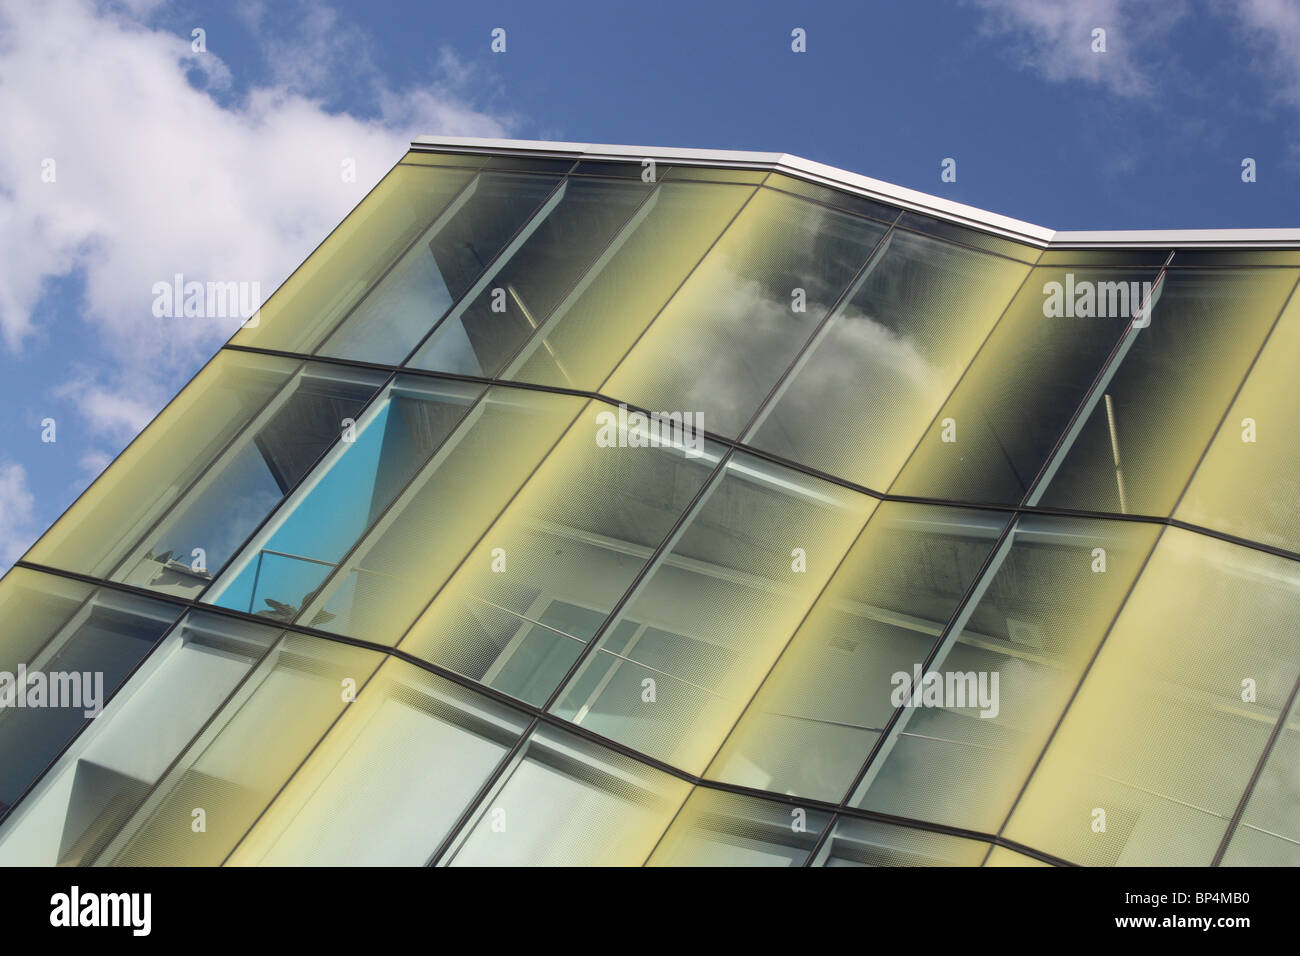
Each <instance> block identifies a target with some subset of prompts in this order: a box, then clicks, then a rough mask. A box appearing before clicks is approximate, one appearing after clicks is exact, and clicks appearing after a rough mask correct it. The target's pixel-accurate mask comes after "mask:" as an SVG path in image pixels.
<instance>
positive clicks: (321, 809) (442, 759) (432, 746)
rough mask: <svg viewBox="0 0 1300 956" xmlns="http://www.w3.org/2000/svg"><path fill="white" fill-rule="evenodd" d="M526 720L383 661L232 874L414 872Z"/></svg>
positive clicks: (239, 854)
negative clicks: (248, 869)
mask: <svg viewBox="0 0 1300 956" xmlns="http://www.w3.org/2000/svg"><path fill="white" fill-rule="evenodd" d="M526 725H527V720H526V719H525V718H524V717H523V715H521V714H516V713H513V712H511V711H509V710H507V709H506V708H504V707H502V706H501V705H499V704H495V703H493V702H491V701H489V700H487V699H486V698H483V697H480V696H478V695H477V694H473V693H470V692H469V691H467V690H464V689H463V688H460V687H457V686H456V685H455V684H452V683H450V682H449V681H446V680H443V679H442V678H439V677H435V676H434V675H432V674H429V673H426V672H425V671H422V670H420V669H419V668H417V667H414V666H413V665H411V664H407V663H405V662H404V661H399V660H392V659H390V660H388V661H386V662H385V663H384V665H383V666H382V667H380V669H379V671H378V673H376V674H375V676H374V678H373V679H372V680H371V681H370V683H368V684H367V685H366V687H365V690H364V691H363V692H362V693H361V694H360V695H359V696H358V698H357V702H356V703H355V704H354V705H352V706H351V707H349V708H348V709H347V711H346V712H345V713H344V715H343V716H342V717H341V718H340V719H339V721H338V723H337V724H335V725H334V726H333V727H332V728H331V729H330V731H329V733H328V734H327V735H326V737H325V739H324V740H323V741H321V743H320V744H319V745H318V746H317V747H316V749H315V750H313V751H312V755H311V757H310V758H309V759H308V760H307V762H306V763H305V764H304V765H303V767H302V768H301V769H300V770H299V771H298V772H297V773H296V774H294V776H293V779H292V780H291V781H290V782H289V785H288V786H287V787H285V789H284V790H283V792H281V793H280V795H279V796H278V797H276V799H275V802H274V803H272V804H271V806H270V808H269V809H268V810H267V812H266V813H264V814H263V815H262V817H261V818H260V819H259V820H258V822H257V823H256V825H255V826H254V827H253V829H252V831H251V832H250V833H249V834H248V836H247V837H245V839H244V841H243V842H242V843H241V844H240V845H239V847H238V848H237V849H236V850H235V852H234V853H233V854H231V857H230V860H229V863H230V864H231V865H233V866H241V865H253V864H257V865H261V866H422V865H424V864H425V863H426V862H428V860H429V857H430V856H431V855H432V854H433V851H434V849H435V848H436V847H437V846H438V844H439V843H440V842H441V841H442V839H443V838H444V837H445V836H446V835H447V833H448V832H449V831H450V830H451V828H452V826H454V825H455V823H456V820H457V819H459V818H460V815H461V814H462V813H463V812H464V811H465V810H466V809H467V808H468V807H469V805H470V803H471V802H472V801H473V799H474V796H475V794H476V793H477V792H478V790H479V788H480V787H482V786H483V784H484V783H485V782H486V781H487V779H488V777H489V776H490V775H491V773H492V771H493V770H494V769H495V768H496V766H497V764H498V763H500V762H501V759H502V758H503V757H505V755H506V753H507V752H508V751H509V749H510V747H511V746H513V745H514V742H515V741H516V740H517V739H518V737H519V735H520V734H522V733H523V732H524V728H525V727H526Z"/></svg>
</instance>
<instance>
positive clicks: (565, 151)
mask: <svg viewBox="0 0 1300 956" xmlns="http://www.w3.org/2000/svg"><path fill="white" fill-rule="evenodd" d="M411 148H412V149H414V150H424V151H435V150H439V149H449V150H452V151H461V152H472V153H517V154H518V153H525V154H543V155H551V156H567V157H573V158H575V159H578V158H582V159H592V160H600V159H624V160H625V159H629V158H637V159H642V158H647V157H648V158H651V159H654V160H656V161H657V162H662V163H679V164H688V165H709V166H724V167H725V166H729V167H740V168H750V169H766V170H771V171H773V172H780V173H786V174H787V175H791V176H795V177H796V178H799V179H803V180H806V181H808V182H812V183H816V184H818V185H824V186H832V187H834V188H836V189H840V190H842V191H844V192H849V193H853V194H855V195H859V196H865V197H866V198H868V199H875V200H877V201H879V202H885V203H889V204H890V205H893V206H901V207H903V208H904V209H908V210H910V211H912V212H917V213H921V214H924V215H927V216H933V217H935V218H937V219H942V220H944V221H946V222H952V223H955V224H957V225H961V226H967V227H969V228H973V229H978V230H979V231H981V232H986V233H992V234H994V235H997V236H1001V237H1003V238H1007V239H1013V240H1015V241H1017V242H1023V243H1025V244H1027V245H1030V246H1034V247H1036V248H1040V249H1045V248H1048V247H1049V246H1052V247H1061V246H1074V247H1079V248H1116V247H1127V248H1170V247H1173V246H1179V247H1182V248H1197V247H1202V248H1224V247H1237V248H1263V249H1267V248H1283V247H1300V229H1170V230H1160V229H1134V230H1123V229H1119V230H1104V231H1077V232H1070V231H1062V232H1057V231H1055V230H1052V229H1047V228H1044V227H1043V226H1037V225H1034V224H1033V223H1030V222H1023V221H1021V220H1019V219H1012V218H1011V217H1009V216H1000V215H998V214H997V213H993V212H989V211H987V210H985V209H979V208H977V207H975V206H967V205H965V204H963V203H958V202H952V201H951V200H948V199H944V198H942V197H940V196H932V195H930V194H928V193H923V192H918V191H916V190H914V189H907V188H905V187H902V186H895V185H894V184H892V183H887V182H884V181H882V180H879V179H872V178H871V177H869V176H862V175H860V174H858V173H851V172H848V171H847V170H843V169H838V168H836V167H834V166H827V165H825V164H824V163H816V162H813V161H812V160H808V159H802V158H800V157H798V156H791V155H789V154H787V153H759V152H748V151H744V150H730V149H685V148H674V147H663V146H618V145H612V144H594V143H560V142H552V141H549V140H528V139H484V138H481V137H476V136H421V137H419V138H417V139H415V140H414V141H412V143H411Z"/></svg>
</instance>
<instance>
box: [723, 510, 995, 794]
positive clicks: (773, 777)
mask: <svg viewBox="0 0 1300 956" xmlns="http://www.w3.org/2000/svg"><path fill="white" fill-rule="evenodd" d="M1007 520H1008V519H1007V516H1006V515H1003V514H997V513H993V512H978V511H958V510H956V509H953V508H942V507H937V506H931V505H905V504H897V503H894V502H882V503H881V504H880V506H879V507H878V508H877V509H876V510H875V512H874V513H873V514H872V516H871V519H870V520H869V521H868V522H867V526H866V528H865V529H864V530H863V532H862V534H861V535H859V536H858V539H857V541H856V542H855V543H854V545H853V548H852V550H851V551H850V552H849V553H848V555H847V556H846V557H845V559H844V562H843V564H841V565H840V567H839V569H838V570H837V571H836V572H835V575H834V577H832V578H831V580H830V582H829V583H828V584H827V586H826V590H825V591H823V592H822V594H821V596H820V597H819V598H818V599H817V603H816V605H814V606H813V609H812V610H811V611H810V612H809V613H808V616H807V618H805V619H804V621H803V623H802V624H801V625H800V627H799V631H798V632H797V633H796V634H795V636H794V639H793V640H792V641H791V642H790V644H789V646H788V647H787V648H786V649H785V651H784V653H783V654H782V655H781V659H780V660H779V661H778V662H777V664H776V666H775V667H774V668H773V669H772V673H771V674H770V675H768V678H767V680H766V681H765V682H764V683H763V686H762V687H761V688H760V689H759V691H758V693H757V694H756V695H755V697H754V702H753V703H752V704H750V706H749V707H748V708H747V709H746V711H745V714H744V716H743V717H742V718H741V721H740V723H739V724H737V726H736V728H735V729H734V730H733V731H732V732H731V735H730V736H729V737H728V738H727V742H726V744H725V745H724V746H723V747H722V749H721V750H720V751H719V753H718V756H717V757H716V758H715V759H714V761H713V763H712V764H711V765H710V767H709V770H708V772H707V774H706V776H709V777H713V778H714V779H717V780H724V781H726V782H728V783H734V784H740V785H741V786H746V787H753V788H755V789H760V790H772V791H776V792H779V793H791V794H795V793H797V794H801V795H804V796H809V797H815V798H818V799H821V800H825V801H827V802H830V803H838V802H839V801H840V800H841V799H842V798H843V797H844V795H845V793H846V792H847V791H848V789H849V787H850V785H852V783H853V779H854V777H855V776H857V773H858V770H859V769H861V767H862V764H863V763H864V762H865V761H866V759H867V755H868V754H869V753H870V752H871V747H872V745H873V744H874V743H875V742H876V739H877V738H878V737H879V736H880V732H881V730H882V729H883V728H884V726H885V723H886V721H888V720H889V717H890V715H891V714H892V713H893V711H894V708H895V707H896V706H897V702H896V701H895V700H894V697H895V692H896V690H897V687H898V685H899V683H900V682H901V680H910V679H911V677H912V674H913V668H914V667H918V666H920V665H921V664H922V663H923V662H924V661H925V658H926V656H927V655H928V654H929V653H930V651H931V649H932V648H933V647H934V644H935V642H936V641H937V640H938V638H939V635H940V634H941V633H942V632H943V628H944V625H945V624H947V622H948V620H949V618H951V617H952V615H953V612H954V611H955V610H956V608H957V604H958V602H959V601H960V600H961V597H962V595H963V594H965V593H966V591H967V590H968V589H969V588H970V585H971V583H972V582H973V581H974V579H975V576H976V574H977V573H978V572H979V569H980V566H981V564H982V563H983V562H984V561H985V560H986V559H987V557H988V555H989V552H990V551H991V550H992V549H993V546H994V544H995V542H996V541H997V538H998V536H999V535H1000V534H1001V533H1002V529H1003V528H1004V527H1005V526H1006V522H1007ZM900 675H901V679H900Z"/></svg>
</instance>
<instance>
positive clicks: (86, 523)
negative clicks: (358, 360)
mask: <svg viewBox="0 0 1300 956" xmlns="http://www.w3.org/2000/svg"><path fill="white" fill-rule="evenodd" d="M297 367H298V363H297V362H296V361H293V360H291V359H282V358H272V357H268V356H264V355H250V354H248V353H243V352H232V351H223V352H220V353H218V355H217V357H216V358H214V359H213V360H212V361H211V362H210V363H209V364H208V365H207V367H206V368H204V369H203V371H201V372H199V374H198V375H197V376H195V378H194V380H193V381H191V382H190V383H189V385H187V386H185V388H184V390H183V391H182V392H181V393H180V394H179V395H177V396H176V398H175V399H173V400H172V402H171V404H170V405H168V406H167V407H166V408H165V409H163V411H162V412H161V413H160V414H159V415H158V418H157V419H155V420H154V421H153V422H152V423H151V424H150V425H149V427H147V428H146V429H145V430H144V431H143V432H141V433H140V436H139V437H138V438H136V440H135V441H133V442H132V443H131V444H130V446H129V447H128V448H127V449H126V451H124V452H122V454H121V455H119V456H118V457H117V459H116V460H115V461H114V462H113V464H112V465H111V466H109V468H108V470H107V471H105V472H104V474H102V475H101V476H100V477H99V479H98V480H97V481H96V482H95V483H94V484H93V485H91V486H90V488H89V489H88V490H87V491H86V493H85V494H83V495H82V496H81V497H80V498H78V499H77V501H76V503H75V504H73V506H72V507H71V508H69V509H68V511H67V513H66V514H64V515H63V517H62V518H60V519H59V520H58V521H57V522H56V523H55V525H54V527H52V528H50V530H49V531H47V532H46V533H45V534H44V535H43V536H42V537H41V539H40V540H39V541H38V542H36V544H35V545H33V546H32V549H31V551H30V552H29V553H28V554H27V560H29V561H34V562H37V563H40V564H48V565H52V566H54V567H59V568H66V569H67V570H69V571H80V572H82V573H84V574H93V575H96V576H99V577H106V576H107V575H108V574H109V572H110V571H111V570H112V569H113V568H114V566H115V565H116V564H117V563H118V562H119V561H120V560H121V559H122V557H123V556H124V555H125V554H126V553H127V552H129V551H130V550H131V549H132V548H133V547H134V545H135V544H136V542H137V541H139V540H140V539H141V537H142V536H144V535H145V534H147V533H148V531H149V529H150V528H151V527H152V526H153V524H154V523H155V522H156V521H157V520H158V519H159V518H160V517H162V516H163V515H164V514H165V513H166V512H167V510H168V509H169V508H170V507H171V506H172V505H174V504H175V503H176V501H177V499H178V498H179V497H180V496H181V495H182V494H184V493H185V491H186V489H188V488H189V487H190V486H191V484H192V483H193V482H194V480H195V479H196V478H198V477H199V476H200V475H202V474H203V473H204V471H205V470H206V469H207V468H208V467H209V466H210V465H211V464H212V462H213V460H214V459H216V457H217V456H218V455H219V454H220V452H221V450H222V449H223V448H224V447H225V445H226V443H227V442H229V441H230V440H231V439H232V438H234V437H235V436H236V435H237V434H239V432H240V431H242V430H243V429H244V427H245V426H246V425H247V424H248V423H249V422H250V421H251V420H253V418H254V417H255V416H256V415H257V414H258V413H259V412H261V411H262V409H263V408H264V407H265V405H266V403H267V402H268V401H269V400H270V398H271V395H272V394H273V393H275V392H276V391H277V390H279V389H280V387H281V386H282V385H284V383H285V382H286V381H287V380H288V378H289V376H290V375H291V374H292V373H293V371H294V369H295V368H297Z"/></svg>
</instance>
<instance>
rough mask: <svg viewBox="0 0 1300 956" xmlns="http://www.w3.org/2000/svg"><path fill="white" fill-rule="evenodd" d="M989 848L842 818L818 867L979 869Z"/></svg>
mask: <svg viewBox="0 0 1300 956" xmlns="http://www.w3.org/2000/svg"><path fill="white" fill-rule="evenodd" d="M988 849H989V847H988V844H986V843H978V842H976V841H974V840H967V839H964V838H962V837H957V836H950V835H949V834H946V833H932V832H930V831H929V830H915V829H913V828H911V827H900V826H893V825H892V824H888V823H877V822H875V821H874V820H859V819H856V818H854V817H841V818H840V819H839V820H837V821H836V823H835V829H834V830H832V831H831V835H830V836H829V837H828V838H827V840H826V842H825V843H824V844H823V845H822V849H821V851H820V852H819V853H818V854H817V859H816V860H815V861H814V863H813V865H814V866H979V865H980V862H981V861H982V860H983V859H984V854H985V853H987V852H988Z"/></svg>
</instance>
